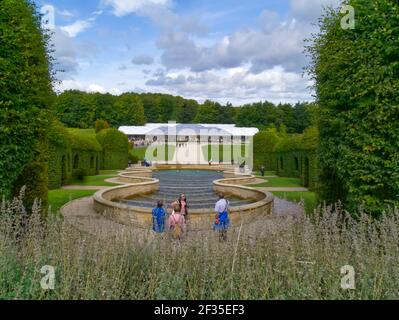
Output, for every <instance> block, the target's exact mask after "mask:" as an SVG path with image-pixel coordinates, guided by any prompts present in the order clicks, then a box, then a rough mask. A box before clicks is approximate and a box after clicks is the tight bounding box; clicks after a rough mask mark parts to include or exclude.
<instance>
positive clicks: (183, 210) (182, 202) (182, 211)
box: [178, 193, 188, 221]
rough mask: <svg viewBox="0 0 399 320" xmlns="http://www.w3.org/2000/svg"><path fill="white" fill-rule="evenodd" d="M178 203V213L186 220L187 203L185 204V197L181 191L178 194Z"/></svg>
mask: <svg viewBox="0 0 399 320" xmlns="http://www.w3.org/2000/svg"><path fill="white" fill-rule="evenodd" d="M178 201H179V205H180V214H182V215H183V216H184V219H186V221H187V215H188V204H187V197H186V195H185V194H184V193H183V194H181V195H180V198H179V200H178Z"/></svg>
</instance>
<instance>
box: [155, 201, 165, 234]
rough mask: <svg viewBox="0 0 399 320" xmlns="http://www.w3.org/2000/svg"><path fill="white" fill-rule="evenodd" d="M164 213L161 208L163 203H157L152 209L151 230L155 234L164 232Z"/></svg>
mask: <svg viewBox="0 0 399 320" xmlns="http://www.w3.org/2000/svg"><path fill="white" fill-rule="evenodd" d="M165 218H166V211H165V209H164V208H163V201H162V200H159V201H158V202H157V207H156V208H154V209H152V230H153V231H155V232H156V233H163V232H164V231H165Z"/></svg>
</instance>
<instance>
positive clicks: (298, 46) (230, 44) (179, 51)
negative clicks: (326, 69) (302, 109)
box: [157, 13, 313, 73]
mask: <svg viewBox="0 0 399 320" xmlns="http://www.w3.org/2000/svg"><path fill="white" fill-rule="evenodd" d="M270 17H271V14H270V13H267V14H266V13H263V14H262V16H261V17H260V21H259V29H250V28H247V29H243V30H240V31H237V32H235V33H233V34H231V35H228V36H225V37H223V39H221V40H220V41H219V42H218V43H216V44H214V45H210V46H209V45H208V46H206V45H200V44H198V42H197V41H196V40H195V38H193V37H191V36H190V35H189V34H188V33H185V32H183V31H176V30H173V31H169V32H167V33H164V34H162V36H161V37H160V38H159V39H158V41H157V46H158V48H159V49H161V50H163V53H162V55H161V61H162V63H163V65H164V66H165V67H166V68H169V69H182V68H190V69H191V70H192V71H205V70H212V69H223V68H234V67H238V66H241V65H243V64H245V63H251V64H252V71H253V72H255V73H258V72H262V71H263V70H266V69H269V68H271V67H273V66H277V65H281V66H283V67H284V68H285V69H289V70H296V71H298V70H301V68H302V67H303V66H304V64H305V56H304V54H303V49H304V38H305V37H306V35H309V34H310V32H311V30H312V29H313V27H312V26H310V25H309V24H307V23H303V22H298V21H296V20H295V19H291V20H290V21H287V22H286V23H279V24H278V23H277V20H276V18H275V17H274V19H270Z"/></svg>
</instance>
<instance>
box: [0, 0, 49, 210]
mask: <svg viewBox="0 0 399 320" xmlns="http://www.w3.org/2000/svg"><path fill="white" fill-rule="evenodd" d="M0 21H1V23H0V74H1V76H0V123H1V125H0V154H1V157H0V194H1V195H3V196H6V197H10V196H12V195H13V193H17V192H19V188H20V187H22V186H23V185H25V186H26V188H27V189H26V198H25V201H26V205H27V207H31V206H32V204H33V201H34V199H35V198H39V199H42V200H43V205H44V206H45V205H46V200H47V164H46V154H47V147H48V146H47V128H48V125H49V121H50V118H51V117H50V115H49V114H50V109H51V107H52V105H53V93H52V74H51V71H50V70H51V65H50V59H49V55H50V52H49V49H48V48H49V46H48V36H47V35H46V34H45V33H44V32H43V31H42V30H41V28H40V24H41V18H40V15H39V14H38V13H37V12H36V8H35V6H34V4H33V3H32V2H30V1H16V0H2V1H1V2H0Z"/></svg>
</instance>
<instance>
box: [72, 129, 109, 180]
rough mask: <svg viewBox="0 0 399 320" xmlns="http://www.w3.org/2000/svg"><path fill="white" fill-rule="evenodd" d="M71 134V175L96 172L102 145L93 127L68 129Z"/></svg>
mask: <svg viewBox="0 0 399 320" xmlns="http://www.w3.org/2000/svg"><path fill="white" fill-rule="evenodd" d="M68 132H69V134H70V136H71V148H72V157H71V162H72V175H78V174H80V173H83V174H84V175H85V176H91V175H96V174H98V171H99V170H100V165H101V161H102V159H101V157H102V147H101V145H100V143H99V142H98V141H97V139H96V134H95V131H94V129H68Z"/></svg>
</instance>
